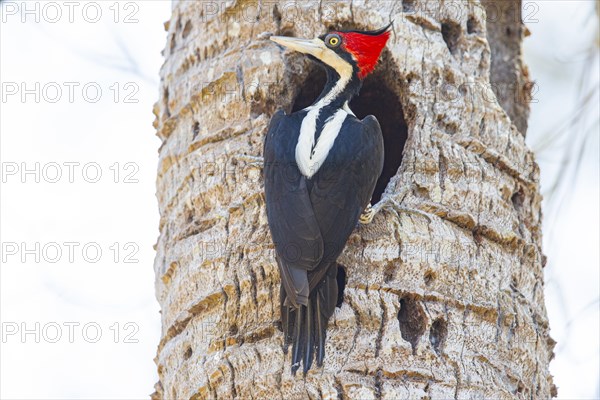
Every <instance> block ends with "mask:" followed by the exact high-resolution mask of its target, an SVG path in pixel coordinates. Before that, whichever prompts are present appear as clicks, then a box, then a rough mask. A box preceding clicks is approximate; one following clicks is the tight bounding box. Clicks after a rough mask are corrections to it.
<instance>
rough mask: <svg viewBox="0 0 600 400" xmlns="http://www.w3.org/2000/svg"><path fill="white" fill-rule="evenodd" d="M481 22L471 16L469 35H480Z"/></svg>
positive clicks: (468, 24)
mask: <svg viewBox="0 0 600 400" xmlns="http://www.w3.org/2000/svg"><path fill="white" fill-rule="evenodd" d="M479 32H480V30H479V22H477V19H476V18H475V17H474V16H472V15H471V16H470V17H469V19H468V20H467V33H468V34H473V33H479Z"/></svg>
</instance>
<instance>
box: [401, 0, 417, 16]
mask: <svg viewBox="0 0 600 400" xmlns="http://www.w3.org/2000/svg"><path fill="white" fill-rule="evenodd" d="M402 11H403V12H405V13H409V12H413V11H415V0H403V1H402Z"/></svg>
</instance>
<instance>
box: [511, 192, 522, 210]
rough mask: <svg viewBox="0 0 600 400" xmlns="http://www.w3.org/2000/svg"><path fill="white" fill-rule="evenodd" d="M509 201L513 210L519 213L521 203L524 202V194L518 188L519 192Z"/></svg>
mask: <svg viewBox="0 0 600 400" xmlns="http://www.w3.org/2000/svg"><path fill="white" fill-rule="evenodd" d="M510 201H511V202H512V204H513V207H514V208H515V210H517V211H521V208H523V203H524V202H525V193H523V188H519V190H517V191H516V192H515V193H513V195H512V197H511V198H510Z"/></svg>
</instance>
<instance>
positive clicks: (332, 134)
mask: <svg viewBox="0 0 600 400" xmlns="http://www.w3.org/2000/svg"><path fill="white" fill-rule="evenodd" d="M318 111H320V110H317V112H318ZM311 112H313V111H310V112H309V114H310V113H311ZM347 116H348V113H347V112H346V111H345V110H343V109H340V110H338V111H337V112H336V113H335V114H334V115H333V117H331V118H329V119H328V120H327V121H326V122H325V125H324V126H323V131H322V132H321V135H320V136H319V140H317V144H316V145H314V148H313V141H314V134H313V135H310V136H309V135H305V137H304V138H303V137H302V130H301V133H300V139H299V140H298V145H297V146H296V162H297V163H298V168H299V169H300V172H302V175H304V176H306V177H307V178H312V176H313V175H314V174H316V173H317V171H319V168H321V166H322V165H323V163H324V162H325V159H327V156H328V155H329V151H330V150H331V148H332V147H333V143H334V142H335V139H336V138H337V136H338V134H339V133H340V129H341V128H342V125H343V123H344V121H345V120H346V117H347ZM306 119H308V115H307V116H306V118H305V120H306ZM308 122H309V123H310V121H308ZM313 125H314V124H313ZM302 127H303V128H304V121H303V122H302ZM307 129H309V128H307ZM313 132H314V128H313ZM302 139H304V140H302Z"/></svg>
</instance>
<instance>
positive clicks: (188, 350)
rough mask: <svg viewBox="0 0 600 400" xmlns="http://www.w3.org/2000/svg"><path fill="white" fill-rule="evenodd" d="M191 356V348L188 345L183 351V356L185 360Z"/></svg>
mask: <svg viewBox="0 0 600 400" xmlns="http://www.w3.org/2000/svg"><path fill="white" fill-rule="evenodd" d="M191 356H192V348H191V347H188V348H187V349H186V350H185V353H183V358H185V359H186V360H189V358H190V357H191Z"/></svg>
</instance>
